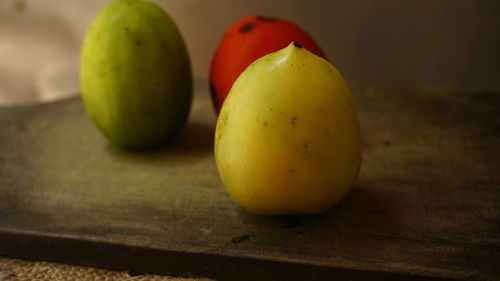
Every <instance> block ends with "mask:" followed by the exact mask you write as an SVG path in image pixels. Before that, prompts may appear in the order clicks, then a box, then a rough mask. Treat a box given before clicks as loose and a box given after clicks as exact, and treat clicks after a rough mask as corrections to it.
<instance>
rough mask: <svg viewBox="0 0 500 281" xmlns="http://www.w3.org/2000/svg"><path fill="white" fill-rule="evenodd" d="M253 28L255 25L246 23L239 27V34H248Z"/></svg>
mask: <svg viewBox="0 0 500 281" xmlns="http://www.w3.org/2000/svg"><path fill="white" fill-rule="evenodd" d="M254 27H255V23H253V22H249V23H246V24H245V25H243V26H242V27H240V32H241V33H246V32H249V31H251V30H252V29H253V28H254Z"/></svg>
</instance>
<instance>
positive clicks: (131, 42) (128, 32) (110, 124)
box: [80, 0, 192, 150]
mask: <svg viewBox="0 0 500 281" xmlns="http://www.w3.org/2000/svg"><path fill="white" fill-rule="evenodd" d="M191 80H192V77H191V66H190V61H189V56H188V53H187V49H186V46H185V44H184V40H183V38H182V35H181V33H180V32H179V30H178V29H177V26H176V25H175V23H174V22H173V21H172V19H171V18H170V17H169V16H168V15H167V14H166V13H165V12H164V11H163V10H162V9H161V8H159V7H158V6H156V5H154V4H152V3H149V2H145V1H140V0H117V1H114V2H113V3H111V4H110V5H108V6H107V7H106V8H105V9H104V10H102V11H101V12H100V13H99V15H98V16H97V17H96V18H95V19H94V21H93V22H92V25H91V26H90V27H89V29H88V31H87V33H86V36H85V42H84V45H83V48H82V56H81V71H80V81H81V90H82V98H83V101H84V104H85V109H86V111H87V112H88V114H89V115H90V117H91V118H92V120H93V121H94V123H95V124H96V126H97V127H98V128H99V130H100V131H101V133H102V134H103V135H104V136H105V137H106V138H107V139H108V140H109V141H110V142H111V143H112V144H114V145H116V146H119V147H121V148H124V149H129V150H146V149H151V148H156V147H159V146H162V145H164V144H166V143H167V142H168V141H169V140H170V139H172V138H173V137H174V136H175V135H176V134H177V133H178V132H179V131H180V130H181V129H182V128H183V126H184V124H185V123H186V120H187V117H188V114H189V110H190V108H191V100H192V89H191V88H192V85H191V84H192V81H191Z"/></svg>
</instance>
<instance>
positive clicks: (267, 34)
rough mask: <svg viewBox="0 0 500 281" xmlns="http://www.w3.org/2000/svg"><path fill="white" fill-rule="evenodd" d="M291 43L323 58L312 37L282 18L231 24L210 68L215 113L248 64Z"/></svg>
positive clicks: (258, 18) (250, 19)
mask: <svg viewBox="0 0 500 281" xmlns="http://www.w3.org/2000/svg"><path fill="white" fill-rule="evenodd" d="M292 41H297V42H300V44H302V45H303V46H304V47H305V48H306V49H307V50H309V51H311V52H312V53H314V54H316V55H318V56H320V57H323V58H326V57H325V54H324V53H323V51H321V49H320V47H319V46H318V44H316V42H314V40H313V39H312V38H311V36H309V35H308V34H307V33H306V32H305V31H304V30H303V29H302V28H300V27H299V26H297V25H295V24H293V23H291V22H289V21H286V20H284V19H278V18H268V17H262V16H250V17H246V18H244V19H241V20H240V21H238V22H237V23H235V24H233V25H232V26H231V27H230V28H229V30H228V31H227V32H226V33H225V34H224V37H223V38H222V41H221V42H220V43H219V47H218V48H217V51H216V52H215V55H214V57H213V59H212V64H211V67H210V91H211V93H212V100H213V102H214V106H215V110H216V112H217V114H218V113H219V111H220V108H221V106H222V103H223V102H224V99H225V98H226V96H227V94H228V93H229V90H231V87H232V86H233V83H234V81H235V80H236V78H238V76H239V75H240V74H241V73H242V72H243V70H245V68H247V66H248V65H250V64H251V63H252V62H253V61H255V60H256V59H258V58H260V57H262V56H264V55H267V54H269V53H272V52H275V51H278V50H281V49H283V48H285V47H286V46H288V44H290V42H292Z"/></svg>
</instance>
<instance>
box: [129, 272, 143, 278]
mask: <svg viewBox="0 0 500 281" xmlns="http://www.w3.org/2000/svg"><path fill="white" fill-rule="evenodd" d="M127 274H128V276H130V277H135V276H140V275H144V272H142V271H138V270H129V271H127Z"/></svg>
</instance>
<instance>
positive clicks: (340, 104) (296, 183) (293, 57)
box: [214, 44, 362, 215]
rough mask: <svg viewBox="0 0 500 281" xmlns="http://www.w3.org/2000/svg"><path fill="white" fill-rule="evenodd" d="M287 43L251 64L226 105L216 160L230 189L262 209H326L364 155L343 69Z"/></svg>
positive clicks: (251, 206)
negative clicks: (336, 67) (280, 48)
mask: <svg viewBox="0 0 500 281" xmlns="http://www.w3.org/2000/svg"><path fill="white" fill-rule="evenodd" d="M296 45H297V46H295V45H294V44H290V45H289V46H288V47H286V48H285V49H283V50H280V51H278V52H275V53H272V54H269V55H266V56H264V57H262V58H260V59H258V60H257V61H255V62H254V63H253V64H251V65H250V66H249V67H248V68H247V69H246V70H245V71H244V72H243V73H242V74H241V76H240V77H239V78H238V79H237V80H236V82H235V83H234V86H233V87H232V89H231V92H230V93H229V95H228V97H227V99H226V101H225V102H224V105H223V106H222V109H221V112H220V115H219V118H218V121H217V126H216V131H215V146H214V148H215V160H216V164H217V168H218V171H219V175H220V177H221V180H222V182H223V183H224V185H225V186H226V189H227V191H228V192H229V194H230V195H231V197H232V198H233V199H234V200H235V201H236V202H237V203H239V204H240V205H241V206H243V207H244V208H246V209H247V210H249V211H251V212H254V213H258V214H264V215H301V214H318V213H322V212H325V211H326V210H328V209H330V208H331V207H332V206H334V205H335V204H336V203H337V202H339V201H340V200H341V199H342V198H343V197H344V196H345V195H346V194H347V193H348V191H349V190H350V188H351V186H352V185H353V184H354V183H355V181H356V179H357V176H358V173H359V170H360V166H361V158H362V149H361V134H360V128H359V122H358V117H357V113H356V109H355V106H354V104H353V102H352V100H351V95H350V91H349V88H348V86H347V84H346V82H345V81H344V79H343V77H342V75H341V74H340V73H339V72H338V71H337V69H335V67H333V66H332V65H331V64H330V63H328V62H327V61H326V60H324V59H322V58H320V57H318V56H316V55H314V54H312V53H311V52H309V51H307V50H305V49H304V48H301V47H300V45H299V44H296Z"/></svg>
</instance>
